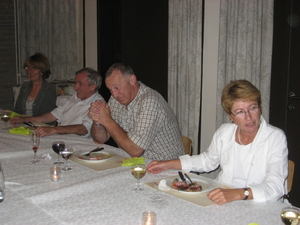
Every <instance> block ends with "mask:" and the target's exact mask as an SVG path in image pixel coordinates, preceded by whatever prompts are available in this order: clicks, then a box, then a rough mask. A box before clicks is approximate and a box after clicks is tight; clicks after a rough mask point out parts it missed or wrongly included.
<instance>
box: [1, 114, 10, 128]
mask: <svg viewBox="0 0 300 225" xmlns="http://www.w3.org/2000/svg"><path fill="white" fill-rule="evenodd" d="M10 116H11V112H7V111H3V112H1V120H3V121H4V123H5V127H4V128H2V130H8V128H7V122H8V121H9V120H10Z"/></svg>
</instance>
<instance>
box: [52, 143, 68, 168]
mask: <svg viewBox="0 0 300 225" xmlns="http://www.w3.org/2000/svg"><path fill="white" fill-rule="evenodd" d="M65 146H66V145H65V142H63V141H54V142H52V149H53V151H54V152H55V153H56V154H57V161H56V162H54V164H59V165H60V164H64V162H61V161H60V160H59V153H60V151H62V150H64V149H65Z"/></svg>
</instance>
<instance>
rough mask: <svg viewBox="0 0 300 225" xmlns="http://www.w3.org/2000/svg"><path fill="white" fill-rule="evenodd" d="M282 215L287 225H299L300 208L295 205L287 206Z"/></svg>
mask: <svg viewBox="0 0 300 225" xmlns="http://www.w3.org/2000/svg"><path fill="white" fill-rule="evenodd" d="M280 216H281V220H282V222H283V223H284V224H285V225H297V224H299V222H300V209H299V208H297V207H294V206H289V207H285V208H283V209H282V210H281V214H280Z"/></svg>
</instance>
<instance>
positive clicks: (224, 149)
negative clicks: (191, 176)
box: [147, 80, 288, 205]
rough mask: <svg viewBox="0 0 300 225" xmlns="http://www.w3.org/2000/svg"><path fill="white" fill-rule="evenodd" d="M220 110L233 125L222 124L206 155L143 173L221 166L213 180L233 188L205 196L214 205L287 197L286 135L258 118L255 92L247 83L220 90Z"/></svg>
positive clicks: (258, 100) (206, 169)
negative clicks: (222, 110) (223, 111)
mask: <svg viewBox="0 0 300 225" xmlns="http://www.w3.org/2000/svg"><path fill="white" fill-rule="evenodd" d="M222 106H223V108H224V110H225V112H226V113H227V115H228V117H229V118H230V120H231V121H232V123H227V124H223V125H221V127H220V128H219V129H218V130H217V131H216V132H215V134H214V137H213V139H212V142H211V144H210V146H209V147H208V149H207V150H206V151H205V152H203V153H201V154H200V155H194V156H189V155H184V156H180V157H179V159H175V160H169V161H152V162H151V163H149V165H148V167H147V169H148V172H149V173H159V172H161V171H163V170H168V169H178V170H184V171H187V172H189V171H198V172H210V171H213V170H215V169H216V168H218V166H220V173H219V175H218V177H217V178H216V180H217V181H219V182H222V183H225V184H228V185H231V186H233V187H236V188H233V189H222V188H217V189H214V190H212V191H210V192H209V193H208V197H209V198H210V199H211V200H212V201H214V202H215V203H216V204H219V205H222V204H225V203H229V202H232V201H236V200H251V199H253V201H257V202H266V201H277V200H278V199H280V198H281V197H282V196H283V195H285V194H286V193H287V190H286V182H285V180H286V177H287V175H288V159H287V155H288V149H287V142H286V137H285V134H284V133H283V131H282V130H280V129H278V128H276V127H274V126H272V125H270V124H267V123H266V121H265V120H264V118H263V117H262V116H261V95H260V91H259V90H258V89H257V88H256V87H255V86H254V85H252V84H251V83H250V82H249V81H247V80H236V81H232V82H230V83H229V84H228V85H227V86H226V87H225V88H224V89H223V92H222Z"/></svg>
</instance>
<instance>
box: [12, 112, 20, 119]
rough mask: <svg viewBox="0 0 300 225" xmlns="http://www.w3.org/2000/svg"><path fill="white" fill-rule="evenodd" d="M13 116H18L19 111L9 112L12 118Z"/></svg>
mask: <svg viewBox="0 0 300 225" xmlns="http://www.w3.org/2000/svg"><path fill="white" fill-rule="evenodd" d="M15 116H20V114H19V113H16V112H12V113H11V114H10V118H13V117H15Z"/></svg>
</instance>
